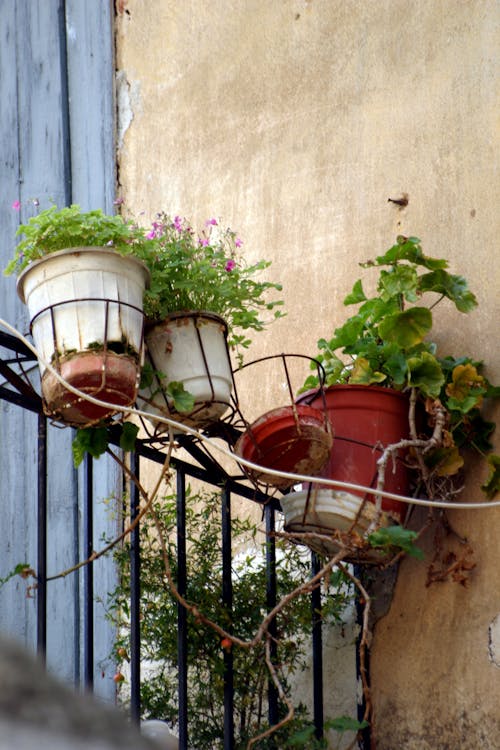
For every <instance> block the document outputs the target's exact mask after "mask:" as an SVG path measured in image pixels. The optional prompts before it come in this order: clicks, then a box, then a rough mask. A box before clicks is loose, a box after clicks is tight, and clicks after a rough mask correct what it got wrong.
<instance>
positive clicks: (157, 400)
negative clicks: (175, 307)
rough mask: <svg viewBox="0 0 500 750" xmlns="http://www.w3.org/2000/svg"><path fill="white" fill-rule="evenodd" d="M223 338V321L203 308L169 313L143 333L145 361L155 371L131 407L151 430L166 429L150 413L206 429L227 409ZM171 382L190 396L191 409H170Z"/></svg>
mask: <svg viewBox="0 0 500 750" xmlns="http://www.w3.org/2000/svg"><path fill="white" fill-rule="evenodd" d="M226 337H227V325H226V323H225V321H224V320H223V319H222V318H221V317H219V316H218V315H214V314H213V313H206V312H188V313H173V314H172V315H169V316H168V318H167V319H166V320H165V321H163V322H162V323H158V324H157V325H154V326H152V327H151V328H149V329H148V330H147V331H146V336H145V338H146V361H148V362H149V363H150V365H151V367H152V369H153V371H154V372H155V373H157V374H156V375H155V376H154V378H153V383H152V385H151V386H150V387H147V388H144V389H141V390H140V391H139V394H138V399H137V405H138V407H139V408H140V409H142V410H144V411H147V412H148V413H149V414H151V417H150V421H151V423H152V424H153V425H154V426H155V429H156V431H157V432H164V431H165V430H167V429H168V427H167V425H165V424H162V423H161V422H159V421H158V420H155V419H154V417H155V416H166V417H169V418H171V419H174V420H175V421H177V422H181V423H182V424H186V425H188V426H191V427H206V426H207V425H209V424H212V423H214V422H216V421H217V420H218V419H220V417H221V416H222V415H223V414H224V412H225V411H226V410H227V409H228V407H229V405H230V402H231V392H232V388H233V378H232V370H231V361H230V358H229V352H228V348H227V342H226ZM172 382H176V383H182V384H183V386H184V389H185V390H186V391H188V392H189V393H190V394H191V395H192V396H193V397H194V401H195V403H194V408H193V409H192V410H191V411H189V412H178V411H176V410H175V408H174V405H173V401H172V399H171V398H170V397H169V396H168V395H167V393H166V387H167V385H168V384H169V383H172Z"/></svg>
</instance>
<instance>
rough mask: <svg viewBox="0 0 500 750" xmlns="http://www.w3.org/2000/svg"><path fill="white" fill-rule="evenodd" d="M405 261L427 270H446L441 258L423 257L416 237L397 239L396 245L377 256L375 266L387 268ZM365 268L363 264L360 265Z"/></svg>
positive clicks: (444, 262) (444, 261)
mask: <svg viewBox="0 0 500 750" xmlns="http://www.w3.org/2000/svg"><path fill="white" fill-rule="evenodd" d="M402 260H406V261H408V262H409V263H416V264H417V265H419V266H424V268H429V269H439V268H446V266H447V265H448V261H446V260H443V259H441V258H429V257H428V256H427V255H424V253H423V251H422V247H421V245H420V240H419V239H418V237H403V236H401V235H400V236H399V237H398V238H397V244H396V245H393V246H392V247H391V248H389V250H388V251H387V252H386V253H385V254H384V255H379V256H378V258H377V259H376V261H375V264H370V265H377V266H387V265H391V264H393V263H398V262H399V261H402ZM361 265H362V266H365V264H363V263H362V264H361Z"/></svg>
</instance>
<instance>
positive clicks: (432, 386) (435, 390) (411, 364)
mask: <svg viewBox="0 0 500 750" xmlns="http://www.w3.org/2000/svg"><path fill="white" fill-rule="evenodd" d="M408 370H409V377H408V384H409V385H411V386H413V387H414V388H420V390H421V391H422V393H424V394H425V395H426V396H430V397H431V398H437V397H438V396H439V393H440V391H441V388H442V386H443V384H444V375H443V372H442V370H441V366H440V364H439V362H438V361H437V359H436V358H435V357H434V356H433V355H432V354H430V352H421V353H420V354H419V355H418V356H415V357H410V358H409V359H408Z"/></svg>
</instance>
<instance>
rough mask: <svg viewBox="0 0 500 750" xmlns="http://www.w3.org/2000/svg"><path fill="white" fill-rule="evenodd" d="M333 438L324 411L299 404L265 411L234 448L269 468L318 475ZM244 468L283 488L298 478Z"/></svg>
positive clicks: (259, 479) (262, 481)
mask: <svg viewBox="0 0 500 750" xmlns="http://www.w3.org/2000/svg"><path fill="white" fill-rule="evenodd" d="M332 442H333V439H332V433H331V430H330V429H329V427H328V424H327V423H326V420H325V414H324V412H322V411H320V410H319V409H315V408H313V407H311V406H308V405H306V404H299V405H297V406H296V407H292V406H283V407H280V408H278V409H273V410H272V411H269V412H267V413H266V414H263V415H262V416H261V417H259V419H257V420H256V421H255V422H254V423H253V424H252V425H250V427H249V428H248V429H247V430H246V431H245V432H244V433H243V435H242V436H241V437H240V438H239V440H238V441H237V443H236V445H235V449H234V450H235V453H236V454H237V455H239V456H241V458H245V459H247V460H248V461H251V462H252V463H255V464H259V465H260V466H263V467H265V468H268V469H274V470H276V471H285V472H292V473H296V474H308V475H312V476H315V475H316V474H317V473H318V472H319V471H320V469H321V468H322V467H323V466H324V465H325V463H326V462H327V461H328V458H329V456H330V451H331V449H332ZM245 471H247V472H248V474H249V475H250V476H251V477H252V478H253V479H255V480H256V481H259V482H261V483H263V484H270V485H272V486H274V487H279V488H280V489H286V488H287V487H290V486H291V485H292V484H293V483H294V481H295V480H293V479H288V478H286V479H285V478H284V477H278V476H274V475H272V474H268V473H266V472H265V471H258V470H255V469H245Z"/></svg>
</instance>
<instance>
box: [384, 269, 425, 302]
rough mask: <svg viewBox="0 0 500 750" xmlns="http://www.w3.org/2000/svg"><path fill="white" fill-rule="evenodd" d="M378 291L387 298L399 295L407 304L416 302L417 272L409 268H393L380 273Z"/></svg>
mask: <svg viewBox="0 0 500 750" xmlns="http://www.w3.org/2000/svg"><path fill="white" fill-rule="evenodd" d="M379 290H380V292H382V293H385V295H387V296H388V297H395V296H397V295H400V296H402V297H404V298H405V299H407V300H408V301H409V302H416V301H417V299H418V297H417V272H416V270H415V269H414V268H412V267H411V266H393V267H392V268H391V269H390V271H381V272H380V280H379Z"/></svg>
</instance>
